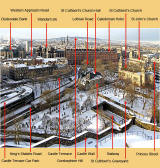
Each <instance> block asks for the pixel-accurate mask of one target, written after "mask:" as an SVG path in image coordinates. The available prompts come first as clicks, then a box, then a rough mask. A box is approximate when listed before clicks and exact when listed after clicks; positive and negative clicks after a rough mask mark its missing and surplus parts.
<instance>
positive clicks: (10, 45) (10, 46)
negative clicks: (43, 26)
mask: <svg viewBox="0 0 160 168" xmlns="http://www.w3.org/2000/svg"><path fill="white" fill-rule="evenodd" d="M11 35H12V34H11V22H10V50H12V46H11Z"/></svg>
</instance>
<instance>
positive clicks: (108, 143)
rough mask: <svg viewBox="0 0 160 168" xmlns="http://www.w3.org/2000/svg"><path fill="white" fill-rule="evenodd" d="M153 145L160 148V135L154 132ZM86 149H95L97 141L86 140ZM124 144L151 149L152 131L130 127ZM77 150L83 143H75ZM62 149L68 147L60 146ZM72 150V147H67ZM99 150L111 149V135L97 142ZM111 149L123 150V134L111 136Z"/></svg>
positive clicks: (82, 146)
mask: <svg viewBox="0 0 160 168" xmlns="http://www.w3.org/2000/svg"><path fill="white" fill-rule="evenodd" d="M155 138H156V140H155V143H156V148H160V145H159V144H160V143H159V142H160V133H159V132H155ZM86 142H87V148H95V147H96V144H97V140H96V139H93V138H88V139H87V141H86ZM126 143H127V145H128V147H129V148H153V147H154V131H148V130H145V129H143V128H140V127H138V126H135V125H133V126H131V127H130V128H129V129H128V130H127V133H126ZM76 146H77V148H84V147H85V141H81V142H79V143H77V145H76ZM51 147H54V148H58V147H59V146H58V144H55V145H52V146H51ZM61 147H62V148H64V147H68V146H64V145H61ZM69 147H71V148H74V145H72V146H69ZM98 147H99V148H112V134H109V135H107V136H105V137H103V138H102V139H99V140H98ZM113 147H114V148H124V147H125V133H118V134H113Z"/></svg>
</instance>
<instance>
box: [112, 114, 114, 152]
mask: <svg viewBox="0 0 160 168" xmlns="http://www.w3.org/2000/svg"><path fill="white" fill-rule="evenodd" d="M113 118H114V117H113V116H112V149H113Z"/></svg>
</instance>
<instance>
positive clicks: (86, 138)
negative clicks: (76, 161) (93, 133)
mask: <svg viewBox="0 0 160 168" xmlns="http://www.w3.org/2000/svg"><path fill="white" fill-rule="evenodd" d="M86 141H87V138H86V137H85V152H86Z"/></svg>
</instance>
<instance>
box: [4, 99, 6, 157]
mask: <svg viewBox="0 0 160 168" xmlns="http://www.w3.org/2000/svg"><path fill="white" fill-rule="evenodd" d="M5 123H6V102H4V158H5V157H6V126H5Z"/></svg>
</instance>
